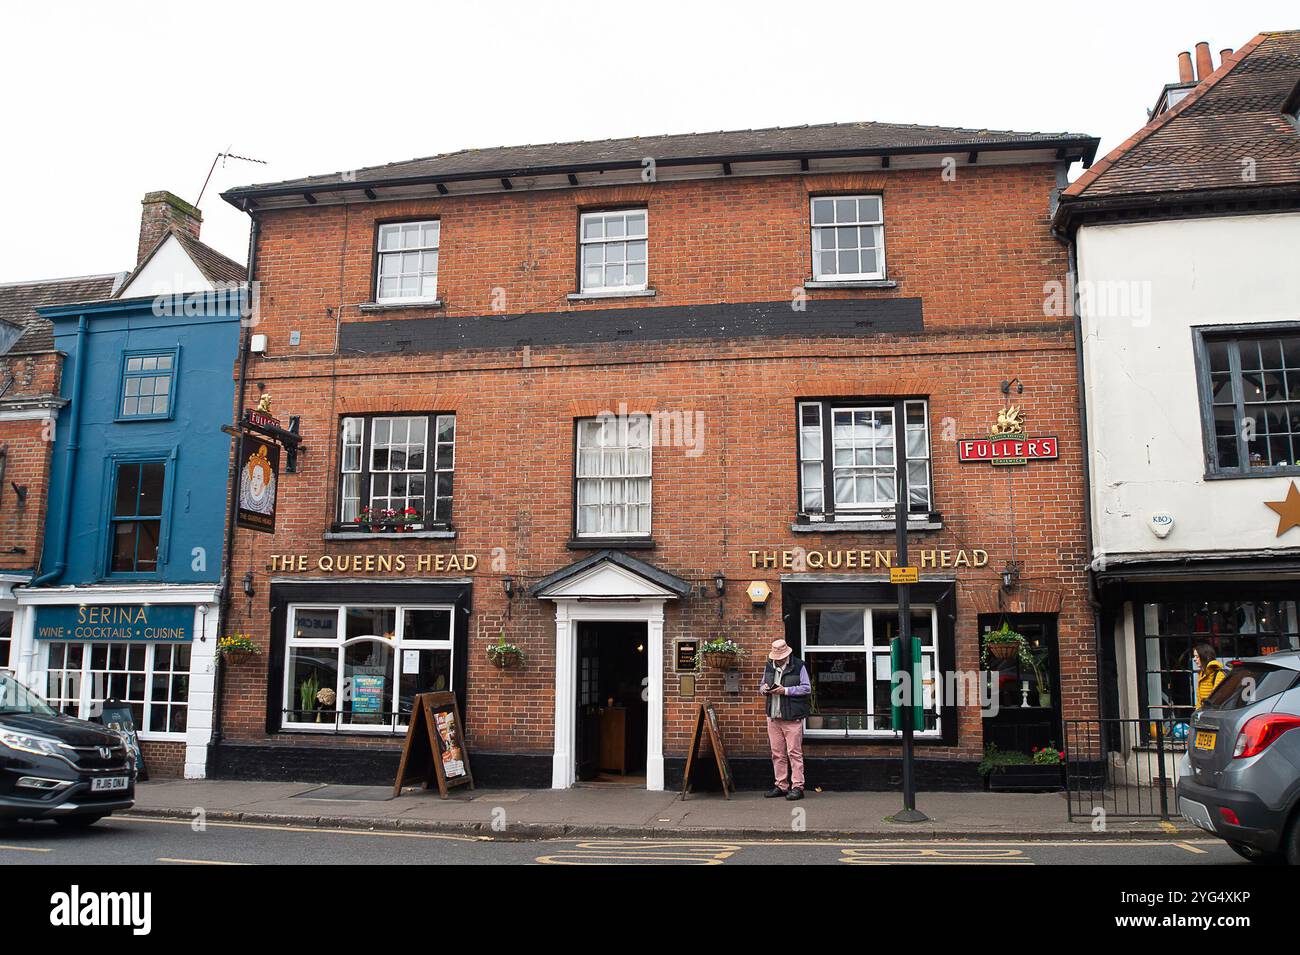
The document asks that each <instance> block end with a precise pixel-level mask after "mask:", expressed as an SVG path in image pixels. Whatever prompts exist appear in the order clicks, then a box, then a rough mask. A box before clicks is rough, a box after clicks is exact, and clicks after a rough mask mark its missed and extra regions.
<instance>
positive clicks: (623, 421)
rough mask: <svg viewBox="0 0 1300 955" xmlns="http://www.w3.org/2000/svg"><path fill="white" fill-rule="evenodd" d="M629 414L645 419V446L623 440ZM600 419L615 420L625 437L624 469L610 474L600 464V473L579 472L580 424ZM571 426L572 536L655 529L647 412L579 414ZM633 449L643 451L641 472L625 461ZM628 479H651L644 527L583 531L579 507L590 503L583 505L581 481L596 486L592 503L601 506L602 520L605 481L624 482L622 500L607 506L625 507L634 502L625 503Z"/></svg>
mask: <svg viewBox="0 0 1300 955" xmlns="http://www.w3.org/2000/svg"><path fill="white" fill-rule="evenodd" d="M632 418H642V419H644V421H645V436H646V443H645V446H644V447H639V448H636V449H633V448H632V446H631V445H630V444H629V443H628V441H627V440H626V438H627V431H628V423H629V422H630V421H631V419H632ZM601 421H608V422H610V423H614V424H616V425H617V426H618V428H619V430H620V432H621V436H622V438H623V439H624V440H623V443H622V445H621V450H622V452H623V461H624V473H622V474H619V475H613V476H611V475H607V474H604V473H603V468H602V473H601V474H599V475H589V476H584V475H583V474H582V451H583V450H584V449H583V446H582V426H583V425H584V424H585V423H587V422H601ZM573 430H574V434H573V474H574V481H573V493H574V502H573V532H574V534H575V536H577V537H580V538H583V539H588V538H602V537H607V538H613V539H616V540H619V539H623V538H629V537H633V538H649V537H650V536H651V535H652V532H653V530H654V440H653V437H652V435H651V421H650V416H649V415H643V414H637V415H626V416H624V415H618V416H610V417H608V419H605V418H601V417H590V418H578V419H577V421H576V422H575V427H574V429H573ZM607 448H608V446H602V447H601V448H600V449H596V450H598V451H603V450H605V449H607ZM587 450H593V449H590V448H588V449H587ZM633 450H638V451H644V452H645V460H646V468H645V471H644V472H641V471H637V472H635V473H634V472H632V471H631V470H629V469H628V467H627V461H628V459H629V457H630V455H631V452H632V451H633ZM601 457H602V461H603V458H604V455H603V454H601ZM630 481H649V482H650V499H649V500H648V501H646V502H645V505H644V506H645V508H646V514H647V520H646V529H645V530H644V531H628V530H624V531H615V530H609V529H607V528H604V529H601V530H597V531H583V530H582V529H581V527H582V518H581V509H582V508H583V507H584V506H592V505H584V504H583V502H582V489H583V485H584V483H592V484H595V485H596V486H597V497H598V499H599V502H598V504H597V505H595V506H597V507H599V508H600V509H601V521H602V523H603V520H604V507H605V506H606V505H604V503H603V500H604V494H603V491H604V488H605V485H606V484H609V483H621V484H623V487H624V492H623V498H622V503H621V504H620V503H613V504H611V505H609V506H612V507H621V508H623V509H624V510H625V511H626V510H627V509H628V508H630V507H632V506H633V505H631V504H629V503H628V495H627V485H628V482H630ZM635 506H637V507H640V506H642V505H641V504H639V503H638V504H637V505H635ZM624 524H625V525H626V524H627V521H626V519H625V520H624Z"/></svg>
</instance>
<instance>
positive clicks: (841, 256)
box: [812, 196, 885, 282]
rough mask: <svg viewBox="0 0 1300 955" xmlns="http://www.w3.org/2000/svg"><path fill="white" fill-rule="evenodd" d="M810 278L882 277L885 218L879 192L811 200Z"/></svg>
mask: <svg viewBox="0 0 1300 955" xmlns="http://www.w3.org/2000/svg"><path fill="white" fill-rule="evenodd" d="M812 254H813V278H814V279H815V280H817V281H833V282H840V281H843V282H853V281H869V280H872V279H883V278H884V277H885V219H884V208H883V203H882V201H881V198H880V196H820V197H817V198H815V199H813V200H812Z"/></svg>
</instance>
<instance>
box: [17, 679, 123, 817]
mask: <svg viewBox="0 0 1300 955" xmlns="http://www.w3.org/2000/svg"><path fill="white" fill-rule="evenodd" d="M134 802H135V767H134V766H133V765H132V762H131V757H130V755H129V752H128V749H127V746H126V741H125V740H124V738H123V737H122V736H121V735H120V734H118V733H117V732H115V731H113V730H109V729H105V728H104V727H103V726H100V725H99V724H98V723H88V722H86V721H85V720H78V719H73V718H72V717H70V716H64V715H63V714H61V713H58V712H56V711H55V710H54V709H52V708H51V707H50V706H49V704H47V703H46V702H45V701H44V700H42V699H41V698H40V697H38V696H37V695H36V694H35V693H33V692H32V691H31V690H29V689H28V688H27V687H25V686H23V685H22V684H21V683H19V682H18V681H17V680H15V679H14V678H13V677H11V676H9V675H8V674H5V673H3V672H0V822H9V821H12V820H15V819H53V820H54V821H55V822H57V823H59V824H60V825H63V826H68V827H71V828H82V827H84V826H89V825H93V824H94V823H95V822H96V821H98V820H100V819H102V818H104V817H105V816H107V815H108V814H109V813H111V812H113V811H115V810H118V809H130V808H131V806H132V804H133V803H134Z"/></svg>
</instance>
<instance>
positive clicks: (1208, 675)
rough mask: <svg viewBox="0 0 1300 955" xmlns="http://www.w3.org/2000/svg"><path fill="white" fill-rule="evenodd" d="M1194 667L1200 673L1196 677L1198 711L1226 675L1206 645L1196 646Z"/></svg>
mask: <svg viewBox="0 0 1300 955" xmlns="http://www.w3.org/2000/svg"><path fill="white" fill-rule="evenodd" d="M1196 667H1197V669H1198V670H1199V671H1200V673H1199V674H1198V675H1197V677H1196V708H1197V709H1200V708H1201V707H1202V706H1204V705H1205V701H1206V700H1207V699H1209V698H1210V694H1211V693H1213V692H1214V689H1215V687H1217V686H1218V685H1219V684H1220V683H1222V682H1223V678H1224V677H1225V676H1226V675H1227V674H1226V673H1224V671H1223V664H1222V663H1220V662H1219V660H1218V658H1217V657H1216V656H1215V653H1214V648H1213V647H1212V646H1210V645H1209V644H1208V643H1198V644H1197V645H1196Z"/></svg>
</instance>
